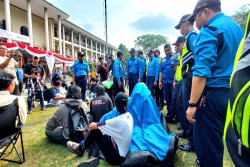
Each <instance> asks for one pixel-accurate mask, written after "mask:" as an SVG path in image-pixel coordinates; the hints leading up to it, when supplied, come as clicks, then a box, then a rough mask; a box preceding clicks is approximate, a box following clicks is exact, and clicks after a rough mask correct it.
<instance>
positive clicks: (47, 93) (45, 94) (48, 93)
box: [43, 88, 51, 102]
mask: <svg viewBox="0 0 250 167" xmlns="http://www.w3.org/2000/svg"><path fill="white" fill-rule="evenodd" d="M50 89H51V88H50ZM50 89H46V90H45V91H44V92H43V97H44V100H45V101H47V102H49V100H50V99H51V96H50Z"/></svg>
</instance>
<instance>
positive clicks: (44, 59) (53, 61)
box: [5, 43, 75, 74]
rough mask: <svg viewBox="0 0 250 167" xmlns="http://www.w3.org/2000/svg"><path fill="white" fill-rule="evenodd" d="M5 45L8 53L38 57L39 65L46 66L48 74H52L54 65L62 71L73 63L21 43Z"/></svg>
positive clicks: (70, 60)
mask: <svg viewBox="0 0 250 167" xmlns="http://www.w3.org/2000/svg"><path fill="white" fill-rule="evenodd" d="M5 44H6V46H7V48H8V51H10V50H14V51H20V52H21V53H22V54H23V56H24V57H25V58H31V57H32V56H38V57H39V58H40V62H41V64H46V65H47V66H48V69H49V72H50V74H52V72H53V67H54V65H56V66H59V65H60V66H63V69H65V67H66V66H68V67H71V66H73V64H74V62H75V61H74V60H73V59H69V58H66V57H62V56H59V55H57V54H55V53H51V52H45V51H42V50H39V49H36V48H33V47H30V46H27V45H25V44H22V43H5ZM26 63H27V62H26Z"/></svg>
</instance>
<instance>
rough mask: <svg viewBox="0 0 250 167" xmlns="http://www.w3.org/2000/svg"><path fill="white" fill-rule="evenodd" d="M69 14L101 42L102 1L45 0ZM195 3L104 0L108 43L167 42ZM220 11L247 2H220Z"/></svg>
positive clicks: (190, 0)
mask: <svg viewBox="0 0 250 167" xmlns="http://www.w3.org/2000/svg"><path fill="white" fill-rule="evenodd" d="M47 1H48V2H50V3H52V4H53V5H55V6H56V7H58V8H59V9H61V10H62V11H64V12H66V13H67V14H69V15H70V17H69V20H70V21H71V22H73V23H74V24H76V25H78V26H80V27H82V28H83V29H85V30H87V31H89V32H90V33H93V34H95V35H96V36H98V37H100V38H102V39H105V27H104V0H47ZM196 2H197V0H107V9H108V42H109V43H110V44H112V45H114V46H116V47H118V46H119V44H120V43H123V44H125V45H126V46H127V47H128V48H131V47H134V40H135V39H136V38H137V37H138V36H140V35H142V34H148V33H151V34H161V35H164V36H167V37H168V38H169V40H170V42H171V43H173V42H174V41H175V40H176V38H177V37H178V36H179V35H180V32H179V31H177V30H176V29H175V28H174V26H175V25H176V24H177V23H178V22H179V20H180V18H181V16H182V15H184V14H187V13H191V12H192V11H193V9H194V6H195V4H196ZM221 3H222V11H223V12H224V13H225V14H227V15H232V14H234V13H235V11H237V10H238V9H239V8H240V7H241V6H242V5H244V4H247V3H249V0H221Z"/></svg>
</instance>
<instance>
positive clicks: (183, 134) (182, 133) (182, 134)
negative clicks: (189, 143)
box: [176, 132, 187, 139]
mask: <svg viewBox="0 0 250 167" xmlns="http://www.w3.org/2000/svg"><path fill="white" fill-rule="evenodd" d="M176 135H177V136H178V137H180V138H184V139H186V138H187V135H186V134H185V133H184V132H181V133H176Z"/></svg>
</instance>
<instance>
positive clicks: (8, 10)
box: [4, 0, 12, 43]
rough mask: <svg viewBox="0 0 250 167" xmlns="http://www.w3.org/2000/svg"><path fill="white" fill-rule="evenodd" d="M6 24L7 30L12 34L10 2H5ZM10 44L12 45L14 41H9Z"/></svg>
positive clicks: (7, 0)
mask: <svg viewBox="0 0 250 167" xmlns="http://www.w3.org/2000/svg"><path fill="white" fill-rule="evenodd" d="M4 4H5V24H6V30H7V31H9V32H11V19H10V0H5V3H4ZM7 42H8V43H11V42H12V40H11V39H10V38H8V39H7Z"/></svg>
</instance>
